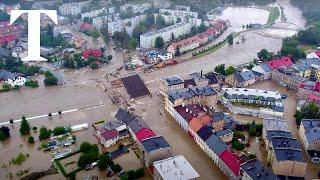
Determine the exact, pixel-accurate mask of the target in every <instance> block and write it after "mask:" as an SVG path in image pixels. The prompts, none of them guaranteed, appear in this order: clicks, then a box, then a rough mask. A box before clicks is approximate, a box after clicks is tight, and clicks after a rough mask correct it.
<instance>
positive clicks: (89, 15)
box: [81, 8, 107, 20]
mask: <svg viewBox="0 0 320 180" xmlns="http://www.w3.org/2000/svg"><path fill="white" fill-rule="evenodd" d="M106 13H107V9H105V8H101V9H97V10H92V11H90V12H85V13H81V19H82V20H84V19H85V18H89V19H91V18H93V17H97V16H100V15H105V14H106Z"/></svg>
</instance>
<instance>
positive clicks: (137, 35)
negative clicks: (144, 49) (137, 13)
mask: <svg viewBox="0 0 320 180" xmlns="http://www.w3.org/2000/svg"><path fill="white" fill-rule="evenodd" d="M147 31H148V30H147V28H146V25H145V23H143V22H141V23H139V25H138V26H136V27H135V28H134V29H133V31H132V37H133V38H134V39H136V40H137V41H140V35H141V34H143V33H145V32H147Z"/></svg>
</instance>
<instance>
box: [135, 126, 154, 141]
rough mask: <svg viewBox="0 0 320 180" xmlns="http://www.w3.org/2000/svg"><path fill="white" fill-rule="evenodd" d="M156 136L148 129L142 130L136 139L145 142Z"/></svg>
mask: <svg viewBox="0 0 320 180" xmlns="http://www.w3.org/2000/svg"><path fill="white" fill-rule="evenodd" d="M154 136H156V134H155V133H154V132H153V131H152V130H151V129H148V128H142V129H141V130H140V131H138V132H137V133H136V137H137V139H138V140H139V141H143V140H145V139H148V138H150V137H154Z"/></svg>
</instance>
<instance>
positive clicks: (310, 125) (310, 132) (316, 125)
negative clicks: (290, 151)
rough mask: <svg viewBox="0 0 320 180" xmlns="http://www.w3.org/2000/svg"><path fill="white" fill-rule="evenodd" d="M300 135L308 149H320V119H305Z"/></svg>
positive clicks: (300, 128)
mask: <svg viewBox="0 0 320 180" xmlns="http://www.w3.org/2000/svg"><path fill="white" fill-rule="evenodd" d="M299 135H300V138H301V140H302V145H303V146H304V148H305V149H306V150H320V119H303V120H302V121H301V125H300V127H299Z"/></svg>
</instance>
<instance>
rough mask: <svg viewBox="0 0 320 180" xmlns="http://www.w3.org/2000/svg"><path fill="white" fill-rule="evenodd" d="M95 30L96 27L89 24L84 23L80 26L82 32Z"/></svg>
mask: <svg viewBox="0 0 320 180" xmlns="http://www.w3.org/2000/svg"><path fill="white" fill-rule="evenodd" d="M92 29H94V26H93V25H92V24H89V23H82V24H81V25H80V30H82V31H86V30H92Z"/></svg>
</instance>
